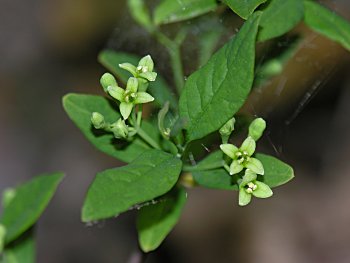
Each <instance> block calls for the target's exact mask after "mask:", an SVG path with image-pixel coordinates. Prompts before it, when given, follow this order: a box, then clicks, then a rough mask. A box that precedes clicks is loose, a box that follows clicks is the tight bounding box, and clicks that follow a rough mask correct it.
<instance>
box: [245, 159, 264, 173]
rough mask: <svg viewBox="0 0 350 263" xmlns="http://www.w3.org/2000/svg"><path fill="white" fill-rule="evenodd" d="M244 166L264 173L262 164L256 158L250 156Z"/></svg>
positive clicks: (255, 171)
mask: <svg viewBox="0 0 350 263" xmlns="http://www.w3.org/2000/svg"><path fill="white" fill-rule="evenodd" d="M245 167H246V168H248V169H250V170H252V171H253V172H254V173H256V174H261V175H264V166H263V165H262V163H261V162H260V161H259V160H258V159H256V158H253V157H251V158H250V159H249V161H248V162H247V163H246V164H245Z"/></svg>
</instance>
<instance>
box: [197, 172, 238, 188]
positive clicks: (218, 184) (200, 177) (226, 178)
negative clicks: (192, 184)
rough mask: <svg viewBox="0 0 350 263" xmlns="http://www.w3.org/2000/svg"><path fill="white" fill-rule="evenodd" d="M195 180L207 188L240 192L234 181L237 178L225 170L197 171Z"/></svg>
mask: <svg viewBox="0 0 350 263" xmlns="http://www.w3.org/2000/svg"><path fill="white" fill-rule="evenodd" d="M193 178H194V180H195V181H196V183H198V184H199V185H201V186H204V187H206V188H213V189H221V190H238V186H237V184H236V181H235V180H234V179H237V178H235V177H233V176H231V175H229V173H228V172H227V171H225V170H224V169H223V168H221V169H215V170H208V171H195V172H193Z"/></svg>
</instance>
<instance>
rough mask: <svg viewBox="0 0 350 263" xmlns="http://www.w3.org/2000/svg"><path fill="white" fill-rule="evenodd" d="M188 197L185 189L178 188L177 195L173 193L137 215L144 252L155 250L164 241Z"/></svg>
mask: <svg viewBox="0 0 350 263" xmlns="http://www.w3.org/2000/svg"><path fill="white" fill-rule="evenodd" d="M186 199H187V194H186V192H185V190H184V189H178V191H177V192H176V195H175V194H173V193H171V194H169V195H166V196H164V198H161V199H160V200H159V201H158V203H156V204H155V205H147V206H144V207H142V208H141V210H140V211H139V213H138V217H137V231H138V234H139V243H140V247H141V249H142V250H143V251H144V252H150V251H153V250H155V249H156V248H158V247H159V245H160V244H161V243H162V242H163V240H164V239H165V238H166V236H167V235H168V234H169V233H170V231H171V230H172V229H173V228H174V226H175V225H176V223H177V222H178V220H179V218H180V215H181V212H182V210H183V208H184V206H185V203H186Z"/></svg>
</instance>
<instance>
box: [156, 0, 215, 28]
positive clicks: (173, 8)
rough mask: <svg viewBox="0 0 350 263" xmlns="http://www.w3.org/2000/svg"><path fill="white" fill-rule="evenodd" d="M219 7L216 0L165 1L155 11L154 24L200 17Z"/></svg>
mask: <svg viewBox="0 0 350 263" xmlns="http://www.w3.org/2000/svg"><path fill="white" fill-rule="evenodd" d="M216 7H217V3H216V1H215V0H181V1H175V0H163V1H162V2H161V3H160V4H159V5H158V6H157V8H156V9H155V11H154V23H155V24H157V25H159V24H168V23H174V22H179V21H183V20H187V19H190V18H194V17H196V16H200V15H202V14H205V13H207V12H210V11H214V10H215V9H216Z"/></svg>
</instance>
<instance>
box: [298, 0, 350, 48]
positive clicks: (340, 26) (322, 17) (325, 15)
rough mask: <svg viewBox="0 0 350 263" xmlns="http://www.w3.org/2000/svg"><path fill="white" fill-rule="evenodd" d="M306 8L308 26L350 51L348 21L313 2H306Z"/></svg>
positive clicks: (349, 26) (349, 27)
mask: <svg viewBox="0 0 350 263" xmlns="http://www.w3.org/2000/svg"><path fill="white" fill-rule="evenodd" d="M304 7H305V18H304V20H305V23H306V25H308V26H309V27H310V28H311V29H312V30H314V31H316V32H318V33H320V34H321V35H323V36H325V37H328V38H329V39H331V40H333V41H335V42H337V43H339V44H341V45H342V46H343V47H344V48H346V49H347V50H349V51H350V24H349V22H348V21H347V20H345V19H344V18H342V17H341V16H339V15H337V14H336V13H335V12H333V11H331V10H329V9H327V8H325V7H323V6H321V5H320V4H318V3H315V2H312V1H304Z"/></svg>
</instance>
